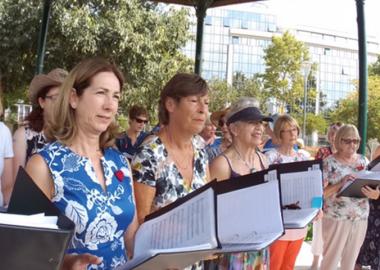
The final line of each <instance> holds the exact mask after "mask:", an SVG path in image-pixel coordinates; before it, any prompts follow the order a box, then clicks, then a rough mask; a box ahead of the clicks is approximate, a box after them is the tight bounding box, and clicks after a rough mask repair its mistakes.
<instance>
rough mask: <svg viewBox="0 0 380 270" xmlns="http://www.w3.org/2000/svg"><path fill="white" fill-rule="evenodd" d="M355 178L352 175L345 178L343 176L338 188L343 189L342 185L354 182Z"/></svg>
mask: <svg viewBox="0 0 380 270" xmlns="http://www.w3.org/2000/svg"><path fill="white" fill-rule="evenodd" d="M355 179H356V177H355V176H354V175H352V174H347V175H346V176H344V177H343V178H342V181H340V183H339V184H340V188H339V189H341V188H342V187H344V185H345V184H346V183H347V182H352V181H355Z"/></svg>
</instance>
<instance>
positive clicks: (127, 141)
mask: <svg viewBox="0 0 380 270" xmlns="http://www.w3.org/2000/svg"><path fill="white" fill-rule="evenodd" d="M128 116H129V122H128V123H129V127H128V129H127V130H126V131H125V132H124V133H122V134H121V136H119V138H117V139H116V141H115V144H116V146H117V148H118V149H119V151H120V152H122V153H123V154H125V155H126V157H127V158H128V160H129V161H131V160H132V157H133V155H134V154H135V153H136V150H137V147H139V146H140V144H141V143H142V142H143V141H144V139H145V138H146V136H147V135H148V134H147V133H146V132H144V128H145V125H146V124H147V123H148V112H147V110H146V109H145V108H143V107H140V106H137V105H133V106H132V107H131V108H130V109H129V112H128Z"/></svg>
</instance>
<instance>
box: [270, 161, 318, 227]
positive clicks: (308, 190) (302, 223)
mask: <svg viewBox="0 0 380 270" xmlns="http://www.w3.org/2000/svg"><path fill="white" fill-rule="evenodd" d="M269 169H271V170H274V171H276V173H277V179H278V180H279V181H280V194H281V205H282V209H283V210H282V214H283V217H284V226H285V229H300V228H304V227H306V226H307V225H308V224H309V223H310V222H311V221H312V220H313V219H314V218H315V217H316V216H317V214H318V212H319V210H320V209H321V208H322V204H323V177H322V160H307V161H297V162H291V163H282V164H273V165H270V166H269Z"/></svg>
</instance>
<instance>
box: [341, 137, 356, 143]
mask: <svg viewBox="0 0 380 270" xmlns="http://www.w3.org/2000/svg"><path fill="white" fill-rule="evenodd" d="M341 141H342V142H343V143H344V144H351V143H353V144H359V143H360V140H359V139H344V138H342V139H341Z"/></svg>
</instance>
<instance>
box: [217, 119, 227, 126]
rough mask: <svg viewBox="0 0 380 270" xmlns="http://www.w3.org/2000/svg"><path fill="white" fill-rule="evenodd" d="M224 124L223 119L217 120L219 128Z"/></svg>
mask: <svg viewBox="0 0 380 270" xmlns="http://www.w3.org/2000/svg"><path fill="white" fill-rule="evenodd" d="M225 124H226V121H224V120H223V119H219V121H218V126H219V127H223V126H224V125H225Z"/></svg>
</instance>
